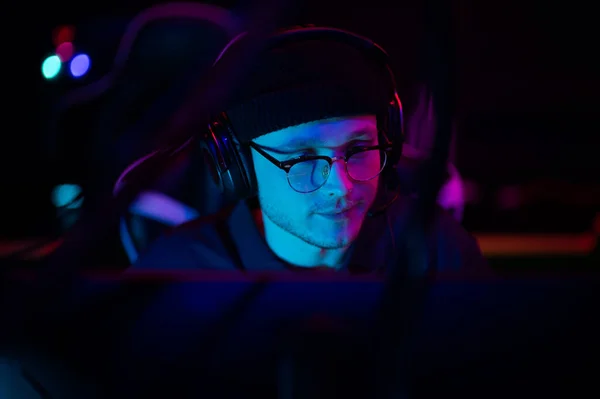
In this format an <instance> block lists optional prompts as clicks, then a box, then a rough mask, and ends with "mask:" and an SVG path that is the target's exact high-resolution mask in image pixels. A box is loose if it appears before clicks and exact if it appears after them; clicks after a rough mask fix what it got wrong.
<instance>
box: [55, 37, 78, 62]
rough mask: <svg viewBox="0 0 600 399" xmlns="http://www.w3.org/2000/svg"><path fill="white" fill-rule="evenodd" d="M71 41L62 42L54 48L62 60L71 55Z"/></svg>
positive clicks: (69, 57)
mask: <svg viewBox="0 0 600 399" xmlns="http://www.w3.org/2000/svg"><path fill="white" fill-rule="evenodd" d="M73 51H74V47H73V43H71V42H64V43H62V44H61V45H59V46H58V47H57V48H56V55H58V57H59V58H60V60H61V61H62V62H68V61H69V60H70V59H71V57H73Z"/></svg>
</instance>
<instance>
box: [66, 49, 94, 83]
mask: <svg viewBox="0 0 600 399" xmlns="http://www.w3.org/2000/svg"><path fill="white" fill-rule="evenodd" d="M69 69H70V70H71V75H73V77H74V78H78V77H81V76H83V75H85V74H86V73H87V71H89V69H90V57H88V56H87V55H85V54H78V55H76V56H75V57H73V59H72V60H71V64H70V66H69Z"/></svg>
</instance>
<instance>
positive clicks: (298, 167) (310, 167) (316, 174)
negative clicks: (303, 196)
mask: <svg viewBox="0 0 600 399" xmlns="http://www.w3.org/2000/svg"><path fill="white" fill-rule="evenodd" d="M330 170H331V167H330V166H329V162H327V161H326V160H324V159H315V160H310V161H303V162H299V163H297V164H295V165H294V166H292V167H291V168H290V170H289V173H288V175H287V177H288V181H289V183H290V186H291V187H292V188H293V189H294V190H296V191H298V192H300V193H310V192H312V191H315V190H318V189H319V188H321V186H323V184H325V182H326V181H327V178H328V177H329V173H330Z"/></svg>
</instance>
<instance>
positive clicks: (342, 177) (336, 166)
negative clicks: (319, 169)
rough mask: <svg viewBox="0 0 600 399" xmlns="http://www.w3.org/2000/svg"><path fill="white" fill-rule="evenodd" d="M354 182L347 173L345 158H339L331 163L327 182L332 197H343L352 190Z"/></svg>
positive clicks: (326, 186)
mask: <svg viewBox="0 0 600 399" xmlns="http://www.w3.org/2000/svg"><path fill="white" fill-rule="evenodd" d="M353 186H354V184H353V182H352V180H350V177H349V176H348V174H347V173H346V164H345V163H344V160H343V159H339V160H337V161H335V162H334V163H333V165H331V167H330V170H329V177H328V178H327V182H326V183H325V187H324V188H325V190H326V192H327V195H329V196H332V197H343V196H345V195H346V194H348V193H349V192H350V191H352V188H353Z"/></svg>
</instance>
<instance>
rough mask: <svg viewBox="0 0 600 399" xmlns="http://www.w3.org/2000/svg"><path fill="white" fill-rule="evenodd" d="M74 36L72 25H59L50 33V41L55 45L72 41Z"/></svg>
mask: <svg viewBox="0 0 600 399" xmlns="http://www.w3.org/2000/svg"><path fill="white" fill-rule="evenodd" d="M74 38H75V28H74V27H72V26H59V27H58V28H56V29H54V32H53V33H52V42H53V43H54V46H55V47H58V46H60V45H61V44H63V43H66V42H72V41H73V39H74Z"/></svg>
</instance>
